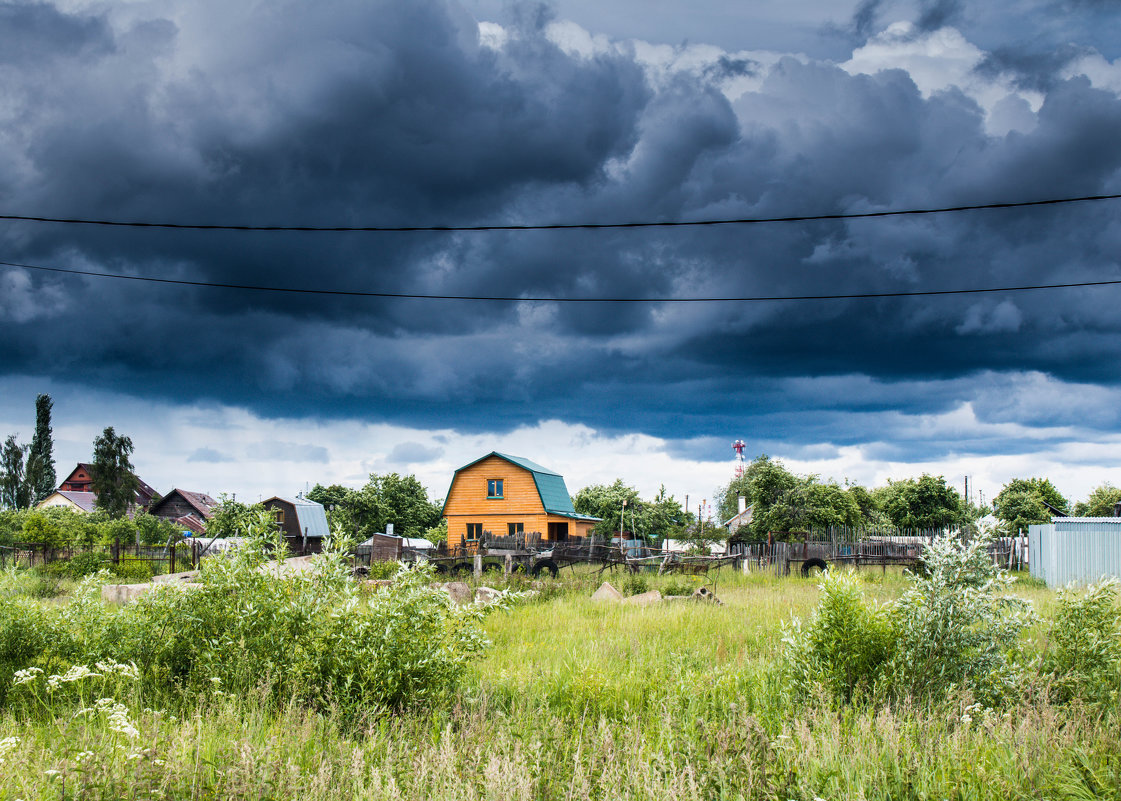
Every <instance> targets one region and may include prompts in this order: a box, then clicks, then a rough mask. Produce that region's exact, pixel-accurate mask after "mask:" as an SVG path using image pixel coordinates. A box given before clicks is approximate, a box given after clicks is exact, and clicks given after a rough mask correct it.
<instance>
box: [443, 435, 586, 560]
mask: <svg viewBox="0 0 1121 801" xmlns="http://www.w3.org/2000/svg"><path fill="white" fill-rule="evenodd" d="M495 478H500V479H502V498H501V499H497V498H488V497H487V482H488V481H489V480H490V479H495ZM444 517H445V518H447V521H448V543H449V544H451V545H458V544H459V543H460V542H461V541H462V542H466V541H467V524H468V523H480V524H482V527H483V531H489V532H490V533H491V534H494V535H496V536H503V537H504V536H506V534H507V532H508V524H510V523H521V524H522V526H523V530H524V531H525V532H526V533H527V534H528V533H531V532H534V531H536V532H539V533H540V534H541V538H542V539H543V540H547V539H549V523H567V524H568V536H569V537H584V536H587V534H588V532H589V531H590V530H591V528H592V526H593V525H594V524H592V523H587V522H582V521H577V520H572V519H570V518H567V517H561V516H560V515H550V514H546V512H545V507H544V505H542V503H541V496H540V495H539V494H538V492H537V484H536V483H534V481H533V473H531V472H530V471H528V470H526V469H525V468H523V467H519V466H518V465H516V464H512V463H510V462H508V461H506V460H505V459H502V458H500V457H498V456H490V457H488V458H486V459H483V460H482V461H481V462H479V463H477V464H473V465H471V466H470V467H466V468H464V469H462V470H460V471H459V472H458V473H456V475H455V478H454V479H453V480H452V485H451V487H450V488H449V489H448V499H447V501H446V502H445V503H444Z"/></svg>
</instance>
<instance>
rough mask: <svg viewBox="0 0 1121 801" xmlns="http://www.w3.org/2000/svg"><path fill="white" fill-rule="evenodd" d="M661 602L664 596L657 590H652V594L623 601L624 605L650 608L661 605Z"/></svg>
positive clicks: (640, 595)
mask: <svg viewBox="0 0 1121 801" xmlns="http://www.w3.org/2000/svg"><path fill="white" fill-rule="evenodd" d="M661 601H662V594H661V593H660V592H658V591H657V590H650V592H643V593H640V594H638V595H632V596H630V597H629V598H624V599H623V603H625V604H631V605H632V606H650V605H651V604H656V603H661Z"/></svg>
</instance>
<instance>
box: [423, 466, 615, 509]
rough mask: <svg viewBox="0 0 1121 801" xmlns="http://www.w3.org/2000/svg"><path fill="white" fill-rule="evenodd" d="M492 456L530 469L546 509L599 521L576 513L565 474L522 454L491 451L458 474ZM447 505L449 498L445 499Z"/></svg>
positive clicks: (449, 489) (453, 479) (449, 492)
mask: <svg viewBox="0 0 1121 801" xmlns="http://www.w3.org/2000/svg"><path fill="white" fill-rule="evenodd" d="M491 456H497V457H498V458H499V459H505V460H506V461H507V462H509V463H510V464H513V465H517V466H518V467H520V468H522V469H523V470H528V471H529V472H530V473H532V474H533V483H534V484H536V485H537V495H538V496H539V497H540V498H541V505H542V506H544V507H545V511H546V512H548V513H549V514H553V515H561V516H563V517H569V518H572V519H573V520H588V521H598V520H599V519H600V518H598V517H591V516H590V515H581V514H577V513H576V509H575V508H573V506H572V497H571V496H570V495H569V494H568V487H566V486H565V484H564V476H562V475H561V474H560V473H558V472H556V471H554V470H550V469H549V468H547V467H542V466H541V465H539V464H537V463H536V462H531V461H530V460H529V459H524V458H522V457H521V456H510V455H509V454H506V453H499V452H498V451H491V452H490V453H488V454H487V455H486V456H483V457H481V458H479V459H476V460H475V461H473V462H471V463H470V464H465V465H463V467H461V468H459V470H456V471H455V472H456V474H458V473H459V471H460V470H466V469H467V468H468V467H471V466H472V465H476V464H478V463H479V462H481V461H483V459H489V458H490V457H491ZM452 483H453V484H454V483H455V478H454V477H452ZM448 495H451V488H450V487H449V488H448ZM444 504H445V506H446V505H447V499H446V498H445V500H444Z"/></svg>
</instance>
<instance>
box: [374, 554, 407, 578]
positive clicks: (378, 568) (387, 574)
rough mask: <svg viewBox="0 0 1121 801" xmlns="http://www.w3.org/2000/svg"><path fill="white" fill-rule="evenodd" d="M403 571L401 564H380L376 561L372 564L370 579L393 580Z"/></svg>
mask: <svg viewBox="0 0 1121 801" xmlns="http://www.w3.org/2000/svg"><path fill="white" fill-rule="evenodd" d="M400 569H401V563H400V562H379V561H377V560H376V559H375V560H373V561H371V562H370V573H369V577H370V578H372V579H380V580H383V581H384V580H385V579H391V578H393V577H394V576H396V575H397V571H398V570H400Z"/></svg>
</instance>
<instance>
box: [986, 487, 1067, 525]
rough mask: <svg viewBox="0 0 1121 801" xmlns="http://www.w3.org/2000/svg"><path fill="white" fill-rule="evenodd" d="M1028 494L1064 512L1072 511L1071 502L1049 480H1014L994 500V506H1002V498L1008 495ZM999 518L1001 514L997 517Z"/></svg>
mask: <svg viewBox="0 0 1121 801" xmlns="http://www.w3.org/2000/svg"><path fill="white" fill-rule="evenodd" d="M1016 492H1028V493H1032V494H1034V495H1036V496H1037V497H1038V498H1039V499H1040V500H1041V501H1044V502H1046V503H1049V504H1050V505H1051V506H1054V507H1055V508H1056V509H1058V510H1059V511H1062V512H1069V511H1070V502H1069V501H1068V500H1067V499H1066V498H1065V497H1064V496H1063V494H1062V493H1061V492H1059V490H1058V489H1056V488H1055V485H1054V484H1052V483H1051V480H1050V479H1048V478H1014V479H1012V480H1011V481H1009V482H1008V483H1007V484H1005V485H1004V486H1003V487H1002V488H1001V490H1000V492H998V493H997V495H996V497H995V498H994V499H993V506H994V507H999V506H1000V498H1001V496H1002V495H1004V494H1006V493H1016ZM997 516H998V517H999V514H998V515H997Z"/></svg>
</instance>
